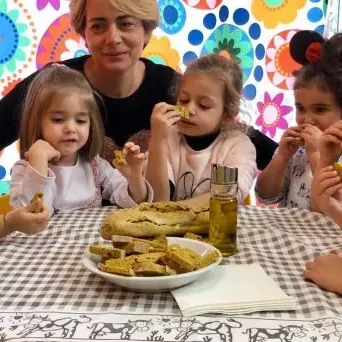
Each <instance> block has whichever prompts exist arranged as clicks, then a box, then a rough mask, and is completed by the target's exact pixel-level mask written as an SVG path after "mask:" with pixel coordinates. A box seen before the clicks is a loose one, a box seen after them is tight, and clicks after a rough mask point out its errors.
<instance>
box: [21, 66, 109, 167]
mask: <svg viewBox="0 0 342 342" xmlns="http://www.w3.org/2000/svg"><path fill="white" fill-rule="evenodd" d="M72 92H74V93H76V94H77V95H79V96H80V97H81V98H82V100H83V101H84V103H85V104H86V106H87V108H88V111H89V116H90V129H89V137H88V141H87V143H86V144H85V145H84V146H83V147H82V149H81V150H80V151H79V155H80V157H81V158H83V159H84V160H86V161H91V160H92V159H93V158H94V157H95V156H96V155H97V154H99V153H100V152H101V150H102V144H103V140H104V131H103V123H102V118H101V115H100V112H99V109H98V106H97V103H96V99H95V96H94V93H93V91H92V89H91V87H90V85H89V83H88V81H87V80H86V78H85V77H84V75H83V74H81V73H80V72H79V71H76V70H73V69H70V68H68V67H67V66H65V65H60V64H57V63H54V64H50V65H47V66H46V67H44V68H43V69H42V70H40V71H39V72H38V74H37V75H36V76H35V78H34V79H33V81H32V82H31V84H30V86H29V88H28V91H27V94H26V98H25V101H24V106H23V113H22V118H21V126H20V135H19V150H20V158H22V159H23V158H24V154H25V152H27V151H28V150H29V148H30V147H31V146H32V144H33V143H34V142H35V141H37V140H38V139H42V126H41V121H42V116H43V115H44V113H45V112H46V110H47V109H48V107H49V105H50V101H51V99H52V98H53V96H55V95H57V94H58V95H59V94H66V95H69V94H71V93H72Z"/></svg>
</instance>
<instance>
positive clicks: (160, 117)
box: [151, 102, 181, 140]
mask: <svg viewBox="0 0 342 342" xmlns="http://www.w3.org/2000/svg"><path fill="white" fill-rule="evenodd" d="M180 118H181V115H180V113H178V112H176V111H175V106H173V105H170V104H167V103H165V102H160V103H157V104H156V105H155V106H154V108H153V111H152V114H151V139H155V138H157V139H158V140H165V139H167V137H168V132H169V129H170V127H171V126H173V125H174V124H175V123H176V122H177V121H179V120H180Z"/></svg>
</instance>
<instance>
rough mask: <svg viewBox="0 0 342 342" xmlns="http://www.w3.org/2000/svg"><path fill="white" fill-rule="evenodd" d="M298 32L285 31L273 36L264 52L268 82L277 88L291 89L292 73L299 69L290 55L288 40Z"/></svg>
mask: <svg viewBox="0 0 342 342" xmlns="http://www.w3.org/2000/svg"><path fill="white" fill-rule="evenodd" d="M297 31H298V30H286V31H282V32H279V33H278V34H277V35H275V36H274V37H273V38H272V39H271V41H270V43H269V45H268V47H267V51H266V71H267V75H268V78H269V80H270V81H271V82H272V84H273V85H275V86H276V87H278V88H281V89H292V86H293V82H294V77H293V72H294V71H295V70H298V69H300V65H299V64H298V63H297V62H295V61H294V60H293V59H292V57H291V55H290V40H291V38H292V37H293V36H294V34H295V33H296V32H297Z"/></svg>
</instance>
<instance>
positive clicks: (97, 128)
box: [10, 64, 152, 215]
mask: <svg viewBox="0 0 342 342" xmlns="http://www.w3.org/2000/svg"><path fill="white" fill-rule="evenodd" d="M103 139H104V135H103V128H102V120H101V116H100V114H99V111H98V107H97V104H96V100H95V98H94V95H93V91H92V89H91V87H90V85H89V83H88V82H87V80H86V79H85V77H84V76H83V75H82V74H81V73H79V72H78V71H75V70H72V69H70V68H68V67H66V66H62V65H58V64H52V65H50V66H47V67H45V68H44V69H43V70H41V71H40V72H39V73H38V74H37V76H36V77H35V79H34V80H33V82H32V83H31V85H30V87H29V90H28V93H27V96H26V100H25V104H24V109H23V116H22V121H21V130H20V140H19V144H20V156H21V158H22V159H21V160H20V161H18V162H17V163H16V164H15V165H14V166H13V169H12V179H11V189H10V194H11V200H10V204H11V206H12V207H14V208H16V207H22V206H26V205H27V204H28V203H29V202H30V200H31V198H32V197H33V195H34V194H35V193H36V192H41V193H43V194H44V206H45V207H47V208H48V210H49V213H50V215H51V214H53V213H56V212H68V211H72V210H76V209H81V208H89V207H98V206H101V202H102V199H107V200H110V202H111V203H113V204H116V205H118V206H120V207H131V206H134V205H135V204H136V203H140V202H142V201H146V200H149V201H151V200H152V190H151V188H150V186H149V185H148V183H147V182H146V181H145V179H144V178H143V176H142V168H143V163H144V155H143V154H142V153H140V148H139V146H137V145H135V144H133V143H130V142H128V143H126V145H125V146H124V148H123V151H122V153H123V156H124V157H125V160H126V162H125V164H124V165H121V164H119V163H118V162H114V165H115V166H116V168H117V169H118V170H119V171H120V172H119V171H118V170H116V169H114V168H112V166H111V165H110V164H109V163H108V162H107V161H106V160H104V159H102V158H100V157H99V153H100V151H101V148H102V142H103Z"/></svg>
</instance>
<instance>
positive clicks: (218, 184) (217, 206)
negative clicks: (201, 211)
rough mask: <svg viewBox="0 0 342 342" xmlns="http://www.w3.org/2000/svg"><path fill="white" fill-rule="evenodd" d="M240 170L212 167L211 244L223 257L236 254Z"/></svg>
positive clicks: (215, 165) (216, 165)
mask: <svg viewBox="0 0 342 342" xmlns="http://www.w3.org/2000/svg"><path fill="white" fill-rule="evenodd" d="M237 181H238V169H237V168H232V167H227V166H225V165H220V164H212V166H211V185H210V191H211V199H210V207H209V222H210V226H209V242H210V243H211V244H212V245H213V246H215V247H216V248H217V249H219V250H220V251H221V253H222V255H223V256H230V255H232V254H234V253H236V251H237V248H236V228H237V211H238V202H237V192H238V184H237Z"/></svg>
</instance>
